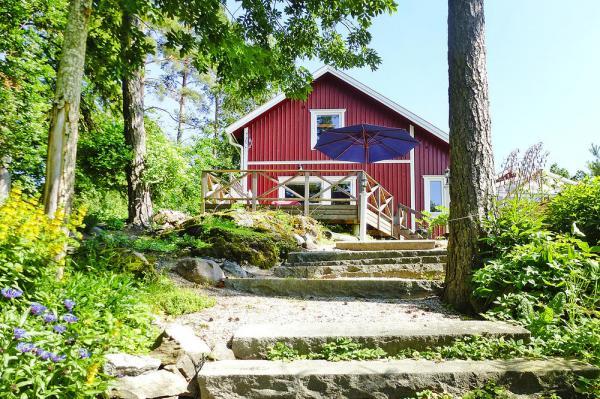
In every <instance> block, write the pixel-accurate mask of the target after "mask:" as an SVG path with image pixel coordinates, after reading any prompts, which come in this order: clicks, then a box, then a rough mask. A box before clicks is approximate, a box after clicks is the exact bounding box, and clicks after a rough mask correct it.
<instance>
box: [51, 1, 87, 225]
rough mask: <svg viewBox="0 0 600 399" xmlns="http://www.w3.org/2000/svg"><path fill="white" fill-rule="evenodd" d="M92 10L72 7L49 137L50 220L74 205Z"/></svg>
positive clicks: (80, 5) (82, 3) (82, 4)
mask: <svg viewBox="0 0 600 399" xmlns="http://www.w3.org/2000/svg"><path fill="white" fill-rule="evenodd" d="M91 7H92V1H91V0H71V1H70V4H69V16H68V20H67V26H66V28H65V34H64V44H63V50H62V55H61V59H60V64H59V66H58V73H57V77H56V94H55V98H54V105H53V107H52V112H51V120H50V132H49V134H48V157H47V163H46V180H45V185H44V207H45V211H46V214H47V215H49V216H50V217H54V215H55V213H56V211H57V210H58V209H59V208H62V209H64V212H65V215H68V214H69V213H70V211H71V206H72V203H73V192H74V185H75V159H76V157H77V140H78V138H79V101H80V96H81V82H82V80H83V67H84V63H85V47H86V40H87V35H88V24H89V19H90V14H91Z"/></svg>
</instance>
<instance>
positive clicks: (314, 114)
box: [310, 109, 346, 148]
mask: <svg viewBox="0 0 600 399" xmlns="http://www.w3.org/2000/svg"><path fill="white" fill-rule="evenodd" d="M345 113H346V110H345V109H311V110H310V117H311V121H310V130H311V132H310V144H311V148H314V147H315V145H316V144H317V140H318V139H319V136H320V135H321V133H323V132H325V131H327V130H329V129H336V128H338V127H344V114H345Z"/></svg>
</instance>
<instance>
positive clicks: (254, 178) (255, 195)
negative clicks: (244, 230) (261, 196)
mask: <svg viewBox="0 0 600 399" xmlns="http://www.w3.org/2000/svg"><path fill="white" fill-rule="evenodd" d="M257 198H258V173H257V172H256V171H253V172H252V211H256V208H257V207H258V199H257Z"/></svg>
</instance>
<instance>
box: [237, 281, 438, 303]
mask: <svg viewBox="0 0 600 399" xmlns="http://www.w3.org/2000/svg"><path fill="white" fill-rule="evenodd" d="M225 287H227V288H231V289H235V290H238V291H245V292H250V293H253V294H257V295H267V296H293V297H321V298H336V297H351V298H396V299H421V298H426V297H429V296H432V295H438V294H439V293H440V291H441V288H442V282H441V281H438V280H413V279H402V278H338V279H315V278H276V277H272V278H228V279H226V280H225Z"/></svg>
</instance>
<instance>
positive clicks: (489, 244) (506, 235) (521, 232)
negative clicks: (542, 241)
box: [482, 198, 545, 258]
mask: <svg viewBox="0 0 600 399" xmlns="http://www.w3.org/2000/svg"><path fill="white" fill-rule="evenodd" d="M544 219H545V213H544V210H543V208H542V206H541V205H540V204H539V203H538V202H536V201H533V200H531V199H527V198H507V199H504V200H502V201H499V202H497V203H496V204H495V205H494V211H493V212H492V213H491V214H490V215H489V216H488V218H487V219H485V220H484V225H483V227H484V230H485V235H484V237H483V238H482V244H483V251H484V253H485V254H486V255H487V256H488V257H490V258H494V257H498V256H501V255H502V254H505V253H507V252H509V251H510V250H511V249H512V248H513V247H514V246H515V245H522V244H527V243H528V242H530V241H531V239H532V238H533V237H535V236H536V235H537V234H538V233H539V232H540V231H542V230H543V229H544V227H545V224H544Z"/></svg>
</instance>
